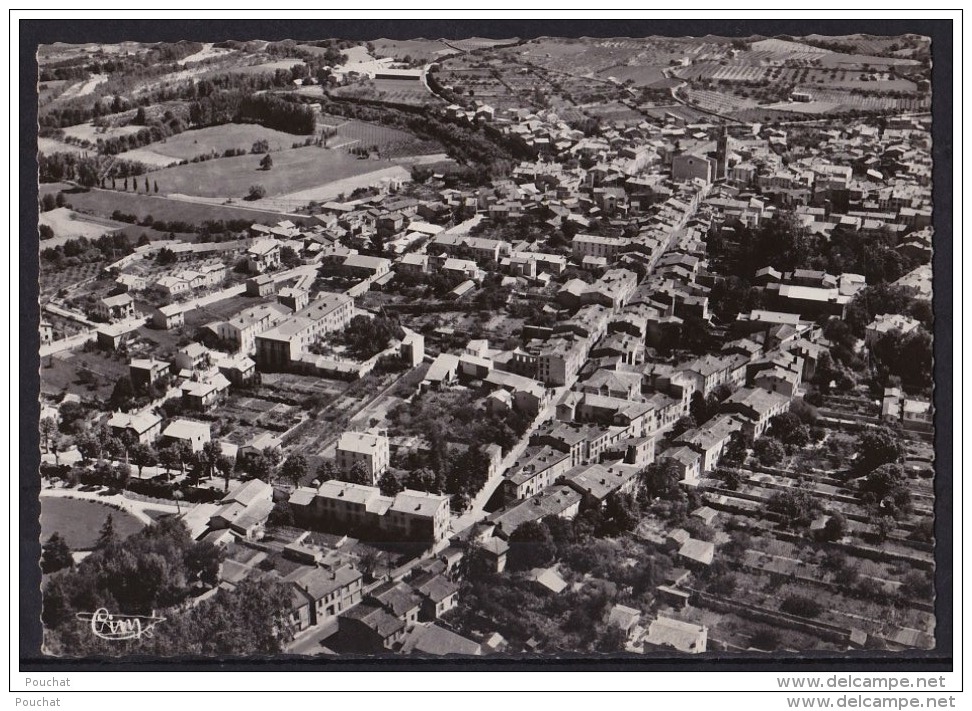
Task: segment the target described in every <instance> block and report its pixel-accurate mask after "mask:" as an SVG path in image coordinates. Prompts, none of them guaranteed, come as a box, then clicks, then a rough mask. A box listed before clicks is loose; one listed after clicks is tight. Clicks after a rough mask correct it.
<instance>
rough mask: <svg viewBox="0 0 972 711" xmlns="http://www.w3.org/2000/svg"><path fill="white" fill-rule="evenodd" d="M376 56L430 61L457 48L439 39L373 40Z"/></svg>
mask: <svg viewBox="0 0 972 711" xmlns="http://www.w3.org/2000/svg"><path fill="white" fill-rule="evenodd" d="M372 44H373V45H374V46H375V52H374V54H375V56H376V57H394V58H395V59H397V60H399V61H402V60H404V59H405V57H410V58H412V59H413V60H422V61H426V62H430V61H432V60H434V59H441V58H442V57H443V56H447V55H449V54H456V53H457V52H458V51H459V50H457V49H452V48H450V47H447V46H446V45H445V44H443V43H442V42H441V41H439V40H424V39H419V40H391V39H377V40H373V41H372Z"/></svg>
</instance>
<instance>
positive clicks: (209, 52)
mask: <svg viewBox="0 0 972 711" xmlns="http://www.w3.org/2000/svg"><path fill="white" fill-rule="evenodd" d="M232 52H233V50H231V49H215V48H214V47H213V43H212V42H206V43H205V44H204V45H203V48H202V49H201V50H199V51H198V52H196V53H195V54H190V55H189V56H188V57H183V58H182V59H180V60H179V61H178V62H176V64H180V65H182V66H185V65H186V64H196V63H198V62H205V61H206V60H207V59H215V58H216V57H223V56H226V55H227V54H232Z"/></svg>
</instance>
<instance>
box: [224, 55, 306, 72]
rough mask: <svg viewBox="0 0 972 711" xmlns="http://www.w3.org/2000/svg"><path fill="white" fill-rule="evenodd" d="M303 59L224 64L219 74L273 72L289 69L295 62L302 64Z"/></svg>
mask: <svg viewBox="0 0 972 711" xmlns="http://www.w3.org/2000/svg"><path fill="white" fill-rule="evenodd" d="M303 63H304V62H303V60H300V59H296V58H292V59H280V60H277V61H274V62H264V63H262V64H251V65H250V66H246V67H234V66H226V67H220V69H219V73H220V74H273V73H274V72H275V71H277V70H278V69H287V70H290V69H291V68H292V67H293V66H294V65H295V64H303Z"/></svg>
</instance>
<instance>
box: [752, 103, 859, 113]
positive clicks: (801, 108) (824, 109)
mask: <svg viewBox="0 0 972 711" xmlns="http://www.w3.org/2000/svg"><path fill="white" fill-rule="evenodd" d="M840 107H841V105H840V104H838V103H835V102H832V101H780V102H778V103H775V104H766V105H765V106H761V107H760V108H764V109H769V110H771V111H792V112H793V113H796V114H813V115H817V114H826V113H833V112H834V111H837V110H839V109H840Z"/></svg>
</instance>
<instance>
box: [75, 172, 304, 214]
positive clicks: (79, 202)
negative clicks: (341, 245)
mask: <svg viewBox="0 0 972 711" xmlns="http://www.w3.org/2000/svg"><path fill="white" fill-rule="evenodd" d="M254 182H255V181H254ZM160 188H161V184H160ZM67 198H68V203H70V204H71V206H72V207H74V209H75V210H83V211H85V212H91V213H92V214H95V215H100V216H103V217H110V216H111V214H112V213H113V212H114V211H115V210H121V211H122V212H125V213H128V214H132V215H135V216H136V217H137V218H138V219H140V220H141V219H144V218H145V217H147V216H151V217H152V218H154V219H155V220H162V221H163V222H176V221H183V222H188V223H190V224H195V225H201V224H203V223H204V222H206V221H208V220H223V221H229V220H248V221H251V222H263V223H270V224H274V223H276V222H278V221H280V220H281V219H283V218H282V216H281V215H279V214H276V213H275V212H267V211H265V210H259V209H254V208H250V207H233V206H229V205H206V204H201V203H193V202H186V201H182V200H170V199H167V198H165V197H157V196H154V195H152V196H150V195H142V194H134V193H126V192H122V191H120V190H90V191H88V192H77V193H72V194H70V195H68V196H67ZM288 219H291V220H293V219H294V218H293V217H291V218H288Z"/></svg>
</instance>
